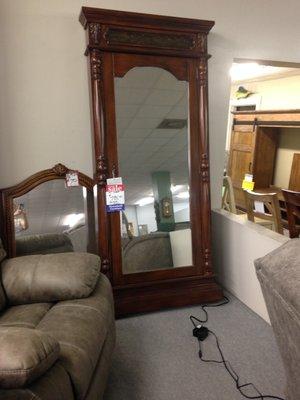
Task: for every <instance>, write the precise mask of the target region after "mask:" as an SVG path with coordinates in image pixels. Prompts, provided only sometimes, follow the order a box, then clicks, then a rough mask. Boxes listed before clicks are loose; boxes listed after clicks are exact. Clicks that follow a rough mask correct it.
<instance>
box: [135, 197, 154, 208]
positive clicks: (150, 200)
mask: <svg viewBox="0 0 300 400" xmlns="http://www.w3.org/2000/svg"><path fill="white" fill-rule="evenodd" d="M152 203H154V197H150V196H149V197H143V198H142V199H140V200H139V201H137V202H136V203H135V204H136V205H137V206H140V207H143V206H146V205H147V204H152Z"/></svg>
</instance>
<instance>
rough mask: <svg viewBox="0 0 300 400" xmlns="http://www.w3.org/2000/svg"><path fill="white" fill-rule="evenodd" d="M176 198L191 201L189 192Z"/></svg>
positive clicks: (182, 193)
mask: <svg viewBox="0 0 300 400" xmlns="http://www.w3.org/2000/svg"><path fill="white" fill-rule="evenodd" d="M176 197H178V199H189V197H190V193H189V192H188V191H186V192H181V193H178V194H176Z"/></svg>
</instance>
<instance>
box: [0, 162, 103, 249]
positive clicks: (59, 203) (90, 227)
mask: <svg viewBox="0 0 300 400" xmlns="http://www.w3.org/2000/svg"><path fill="white" fill-rule="evenodd" d="M72 172H76V173H75V174H73V176H72V175H71V173H72ZM68 173H69V174H70V176H67V174H68ZM72 178H73V182H71V181H70V180H71V179H72ZM65 180H66V181H67V180H68V184H67V182H66V183H65V182H64V181H65ZM94 186H95V182H94V180H93V179H91V178H90V177H88V176H87V175H85V174H83V173H81V172H79V171H74V170H71V169H69V168H68V167H66V166H65V165H63V164H56V165H55V166H54V167H53V168H50V169H46V170H43V171H40V172H38V173H36V174H34V175H32V176H30V177H29V178H27V179H25V180H24V181H22V182H21V183H19V184H17V185H15V186H11V187H9V188H5V189H2V190H0V195H1V210H0V211H1V213H0V215H1V222H0V228H1V237H2V239H3V242H4V246H5V248H6V250H7V253H8V257H15V256H20V255H29V254H47V253H55V252H69V251H83V252H84V251H89V252H93V253H94V252H96V241H95V211H94V193H93V191H94Z"/></svg>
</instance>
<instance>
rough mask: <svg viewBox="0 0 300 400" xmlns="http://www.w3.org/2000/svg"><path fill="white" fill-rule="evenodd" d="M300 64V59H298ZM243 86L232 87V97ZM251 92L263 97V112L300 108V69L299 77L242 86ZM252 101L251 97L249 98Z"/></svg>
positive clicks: (261, 81)
mask: <svg viewBox="0 0 300 400" xmlns="http://www.w3.org/2000/svg"><path fill="white" fill-rule="evenodd" d="M298 62H300V57H299V59H298ZM240 85H241V84H234V85H232V89H231V97H232V98H234V93H235V91H236V90H237V88H238V86H240ZM242 85H243V86H245V87H246V88H247V89H248V90H250V91H251V92H254V93H255V94H258V95H260V96H261V100H260V109H261V110H289V109H292V108H300V96H299V93H300V69H299V75H295V76H288V77H285V78H283V77H281V78H277V79H267V80H257V81H253V82H244V83H243V84H242ZM248 99H251V96H250V97H248Z"/></svg>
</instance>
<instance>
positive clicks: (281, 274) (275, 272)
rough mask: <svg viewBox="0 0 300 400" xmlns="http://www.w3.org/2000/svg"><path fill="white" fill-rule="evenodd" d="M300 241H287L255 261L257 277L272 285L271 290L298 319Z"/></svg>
mask: <svg viewBox="0 0 300 400" xmlns="http://www.w3.org/2000/svg"><path fill="white" fill-rule="evenodd" d="M299 249H300V239H293V240H289V241H288V242H287V243H285V244H284V245H283V246H280V247H278V248H277V249H275V250H273V251H272V252H271V253H269V254H267V255H266V256H264V257H262V258H259V259H257V260H256V261H255V267H256V270H257V273H258V275H263V276H264V278H265V280H266V281H268V282H271V283H272V286H273V289H274V290H275V291H276V292H277V293H278V294H279V295H280V296H281V297H282V299H284V300H285V302H286V303H287V304H289V306H290V307H292V308H293V310H294V312H295V313H296V314H297V315H298V317H299V318H300V291H299V287H300V273H299V269H300V251H299Z"/></svg>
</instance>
